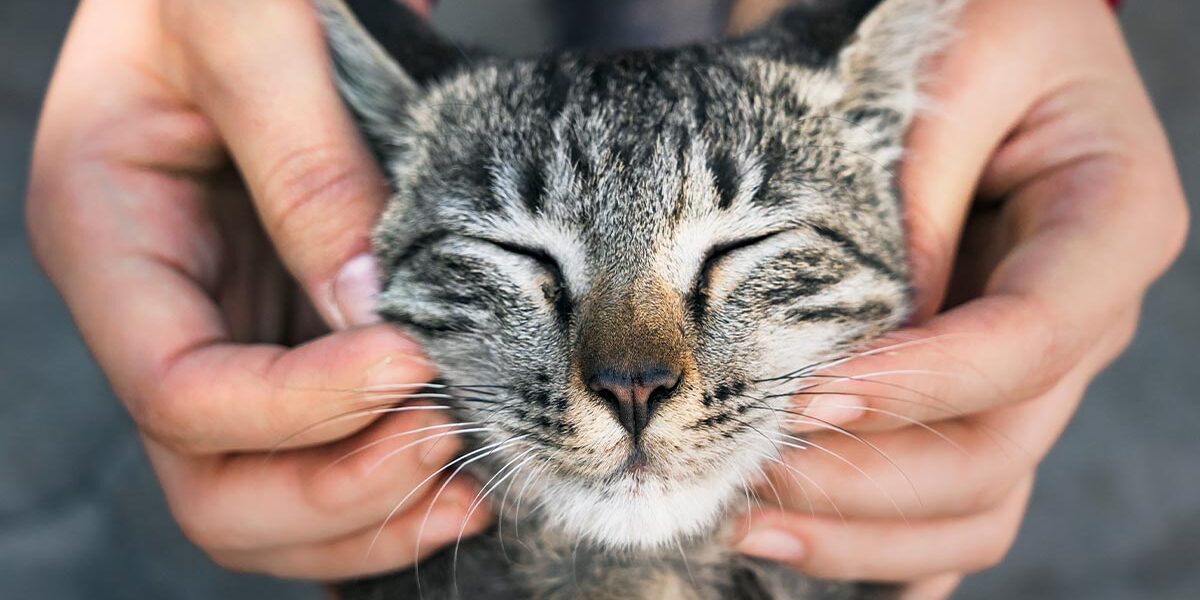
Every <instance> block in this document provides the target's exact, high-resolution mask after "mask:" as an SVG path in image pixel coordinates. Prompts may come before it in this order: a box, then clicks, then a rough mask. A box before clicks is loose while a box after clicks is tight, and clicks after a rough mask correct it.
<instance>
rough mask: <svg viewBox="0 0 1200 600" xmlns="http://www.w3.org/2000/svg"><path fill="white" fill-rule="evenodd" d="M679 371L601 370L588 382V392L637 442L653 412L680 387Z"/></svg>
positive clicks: (658, 369)
mask: <svg viewBox="0 0 1200 600" xmlns="http://www.w3.org/2000/svg"><path fill="white" fill-rule="evenodd" d="M681 377H682V376H681V374H680V373H679V371H677V370H674V369H667V368H648V369H641V370H639V371H638V372H635V373H627V372H623V371H618V370H602V371H600V372H599V373H596V374H595V375H593V376H591V377H590V378H589V379H588V389H590V390H592V392H593V393H595V394H596V395H597V396H599V397H600V398H601V399H602V400H604V402H605V403H606V404H608V406H609V408H611V409H612V410H613V412H614V413H615V414H616V417H617V421H619V422H620V423H621V426H622V427H624V428H625V431H628V432H629V435H630V436H632V437H633V439H635V440H636V439H638V438H639V436H641V433H642V431H643V430H644V429H645V428H646V424H647V423H649V422H650V417H651V416H653V415H654V409H655V408H657V407H658V405H659V404H662V402H663V401H664V400H666V399H667V398H669V397H670V396H671V394H672V393H673V392H674V391H675V389H676V388H678V387H679V380H680V379H681Z"/></svg>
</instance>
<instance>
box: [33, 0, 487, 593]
mask: <svg viewBox="0 0 1200 600" xmlns="http://www.w3.org/2000/svg"><path fill="white" fill-rule="evenodd" d="M384 195H385V186H384V184H383V179H382V177H381V175H380V174H379V173H378V172H377V171H376V168H375V166H374V163H373V161H372V157H371V155H370V154H369V152H368V151H367V150H366V149H365V148H364V147H363V145H362V144H361V142H360V140H359V136H358V133H357V132H356V130H355V128H354V125H353V123H352V121H351V119H350V117H349V115H348V114H347V112H346V111H345V110H344V109H343V107H342V104H341V101H340V99H339V98H338V96H337V93H336V92H335V90H334V88H333V85H332V83H331V77H330V73H329V68H328V57H327V54H326V51H325V48H324V43H323V40H322V36H321V32H320V29H319V27H318V24H317V21H316V18H315V15H314V13H313V11H312V9H311V7H310V6H309V4H308V3H307V2H304V1H303V0H255V1H254V2H246V1H244V0H107V1H103V2H101V1H98V0H86V1H84V2H83V3H82V4H81V5H80V7H79V9H78V13H77V14H76V16H75V20H74V23H73V25H72V27H71V30H70V33H69V36H68V39H67V42H66V45H65V47H64V48H63V51H62V56H61V59H60V62H59V64H58V67H57V70H56V72H55V74H54V78H53V82H52V84H51V87H50V90H49V94H48V97H47V100H46V104H45V107H44V111H43V115H42V120H41V124H40V127H39V130H38V135H37V141H36V147H35V151H34V162H33V172H32V176H31V186H30V194H29V200H28V225H29V232H30V236H31V238H32V240H33V246H34V250H35V253H36V255H37V257H38V259H39V260H40V262H41V264H42V266H43V267H44V269H45V270H46V272H47V274H48V275H49V276H50V278H51V280H52V281H53V282H54V284H55V285H56V286H57V287H58V289H59V290H60V291H61V293H62V295H63V297H64V298H65V299H66V302H67V305H68V307H69V308H70V311H71V314H72V315H73V317H74V318H75V321H76V323H77V325H78V327H79V329H80V331H81V333H82V334H83V337H84V340H85V341H86V342H87V345H88V347H89V348H90V349H91V351H92V353H93V354H94V356H95V358H96V360H97V361H98V362H99V363H100V365H101V367H102V368H103V369H104V372H105V374H106V375H107V376H108V378H109V380H110V381H111V383H112V386H113V388H114V389H115V390H116V392H117V394H118V395H119V396H120V398H121V399H122V400H123V401H124V402H125V404H126V405H127V406H128V408H129V410H130V412H131V413H132V415H133V417H134V419H135V421H136V422H137V424H138V427H139V428H140V429H141V432H142V435H143V439H144V440H145V445H146V449H147V453H148V455H149V457H150V460H151V462H152V463H153V465H154V468H155V470H156V471H157V473H158V476H159V479H160V481H161V482H162V485H163V488H164V490H165V492H166V497H167V501H168V502H169V503H170V506H171V509H172V511H173V512H174V514H175V516H176V518H177V519H178V520H179V522H180V524H181V525H182V527H183V530H184V532H185V533H186V534H187V535H188V536H189V537H190V538H191V539H192V540H193V541H194V542H196V543H197V544H198V545H199V546H200V547H201V548H202V549H204V550H205V551H206V552H208V553H209V554H210V555H211V556H212V557H213V558H214V559H215V560H216V561H218V562H219V563H221V564H223V565H226V566H228V567H232V568H236V569H243V570H252V571H261V572H266V573H271V574H275V575H281V576H289V577H300V578H314V579H330V578H342V577H350V576H357V575H361V574H364V573H371V572H380V571H387V570H392V569H395V568H398V567H401V566H403V565H405V564H408V563H411V562H412V561H413V560H415V559H416V558H417V555H418V551H417V543H418V542H420V543H421V546H420V553H422V554H424V553H429V552H432V551H435V550H437V549H438V548H439V547H440V546H441V545H443V544H446V543H448V542H450V541H453V540H454V539H455V538H456V537H457V536H458V534H459V531H460V529H459V523H460V519H461V518H462V516H463V514H464V513H465V512H466V511H465V508H466V504H467V503H468V501H469V499H470V498H471V497H473V495H474V493H473V490H471V489H469V488H468V487H464V486H465V485H469V484H458V483H456V485H454V486H452V487H451V488H449V490H448V493H447V494H445V495H443V496H442V497H441V498H440V499H439V500H438V501H437V503H436V505H435V506H434V507H433V510H432V513H431V516H430V519H429V521H428V522H427V523H426V524H425V527H424V528H423V529H422V528H421V524H422V521H423V520H424V517H425V514H426V509H427V508H428V507H429V506H430V504H431V503H432V502H433V499H432V498H429V497H423V496H421V495H418V496H417V497H416V498H415V499H414V500H413V502H411V503H409V504H408V505H406V506H404V507H396V506H395V503H396V502H397V501H399V500H400V497H401V496H398V494H397V491H401V492H405V491H407V490H409V489H412V488H413V487H414V486H416V485H417V484H418V483H419V482H421V481H422V480H423V479H425V478H427V477H429V476H430V474H432V473H434V472H435V471H436V470H437V469H438V468H439V467H440V466H441V465H442V464H444V462H445V461H446V460H448V458H449V457H450V456H451V455H452V454H453V453H454V452H455V451H456V445H455V444H454V443H452V442H453V437H452V436H443V439H442V441H443V443H440V444H436V445H433V444H434V443H435V442H437V441H438V440H437V439H433V438H430V440H428V441H427V443H426V444H416V445H411V447H409V448H408V449H407V450H403V447H404V446H405V445H406V443H407V442H408V441H414V442H415V441H420V440H421V439H422V437H423V436H430V435H433V434H435V433H437V432H439V431H446V430H445V429H430V428H434V427H440V426H441V419H440V418H439V416H438V413H437V412H436V411H429V410H426V411H409V412H400V413H396V414H395V415H392V416H387V417H385V418H382V419H379V418H378V417H379V416H380V415H381V414H383V413H382V412H381V411H380V410H379V407H382V406H385V405H386V403H387V402H389V401H391V400H393V399H396V398H398V397H399V395H401V394H402V392H403V391H404V390H408V389H411V387H410V386H411V384H415V383H421V382H424V381H426V380H427V379H428V378H429V377H431V376H432V370H431V368H430V367H429V366H428V365H427V364H426V363H425V362H423V360H422V359H421V358H420V356H419V353H420V349H419V348H418V347H417V346H416V345H415V344H414V343H413V342H411V341H410V340H408V339H406V338H404V337H403V336H401V335H400V334H399V333H397V332H396V331H395V330H394V329H392V328H391V327H388V326H385V325H375V326H371V325H370V323H371V322H372V321H373V320H374V317H373V314H372V308H373V306H372V305H373V295H374V288H375V286H376V285H377V282H376V280H375V278H376V275H375V273H374V270H373V267H372V259H371V258H370V257H369V255H368V254H366V253H367V252H368V236H369V232H370V229H371V227H372V224H373V223H374V221H375V219H376V217H377V213H378V211H379V209H380V206H381V204H382V202H383V200H384ZM277 257H278V258H277ZM310 300H311V304H310V302H309V301H310ZM317 315H320V319H323V320H324V322H325V323H329V324H331V325H332V326H334V328H335V329H336V330H337V331H336V332H335V333H331V334H328V335H324V336H322V337H318V338H316V339H312V340H311V341H308V342H306V343H303V344H302V345H299V346H294V347H293V346H291V345H289V344H288V342H290V341H292V340H294V339H305V338H310V337H312V335H314V334H315V333H319V332H321V331H322V330H324V331H328V329H325V328H324V327H323V326H322V325H321V324H320V319H318V317H317ZM371 390H374V391H371ZM342 414H356V415H358V416H356V417H355V418H338V415H342ZM322 421H327V424H326V426H323V427H319V428H309V426H310V425H311V424H313V423H319V422H322ZM301 431H304V432H305V434H304V435H302V436H299V437H293V434H296V433H297V432H301ZM356 432H357V433H356ZM352 434H353V435H352ZM346 436H351V437H349V438H346V439H341V438H345V437H346ZM389 436H393V437H392V438H391V439H392V440H393V441H392V442H391V443H387V444H376V445H372V443H373V442H376V441H380V440H385V439H388V438H389ZM339 439H340V441H338V440H339ZM280 443H285V445H286V446H287V447H288V448H292V449H291V450H289V451H280V452H274V453H269V452H270V451H272V450H274V449H275V448H276V446H277V445H278V444H280ZM320 444H325V445H320ZM359 448H366V449H367V450H366V451H363V452H359V453H357V454H352V451H354V450H357V449H359ZM389 453H395V454H394V455H393V454H389ZM342 458H345V460H341V461H340V462H339V459H342ZM393 511H395V514H394V515H392V514H391V513H392V512H393ZM389 515H391V516H390V519H389ZM487 521H488V517H487V516H486V515H480V517H477V518H476V519H475V521H474V522H473V523H472V526H471V527H470V528H468V533H469V532H472V531H475V530H477V529H478V528H479V527H482V526H485V525H486V523H487ZM385 524H386V525H387V526H386V527H384V525H385ZM418 531H421V533H422V537H421V538H420V539H419V540H418V538H417V532H418ZM377 532H378V533H379V538H378V541H377V543H376V544H375V548H374V551H373V552H371V554H370V555H369V556H368V557H366V558H364V555H363V549H364V548H366V547H367V545H368V544H369V543H370V542H371V540H372V538H374V537H375V536H376V534H377Z"/></svg>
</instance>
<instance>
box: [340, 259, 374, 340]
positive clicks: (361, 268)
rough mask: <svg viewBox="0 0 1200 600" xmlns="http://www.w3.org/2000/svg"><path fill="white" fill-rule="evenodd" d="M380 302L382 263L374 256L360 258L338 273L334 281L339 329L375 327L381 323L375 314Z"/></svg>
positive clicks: (350, 261) (347, 264)
mask: <svg viewBox="0 0 1200 600" xmlns="http://www.w3.org/2000/svg"><path fill="white" fill-rule="evenodd" d="M378 299H379V262H378V261H377V260H375V257H374V256H371V255H370V254H366V253H364V254H359V255H358V256H356V257H354V258H352V259H350V260H349V261H348V262H346V264H345V265H343V266H342V270H341V271H338V274H337V277H335V278H334V280H333V305H334V306H333V308H334V312H335V313H336V314H335V318H336V319H338V322H337V323H334V324H333V325H334V327H335V328H337V329H346V328H349V327H358V326H360V325H371V324H373V323H378V322H379V321H380V318H379V315H378V314H377V313H376V312H375V303H376V302H377V301H378Z"/></svg>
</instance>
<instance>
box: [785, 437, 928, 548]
mask: <svg viewBox="0 0 1200 600" xmlns="http://www.w3.org/2000/svg"><path fill="white" fill-rule="evenodd" d="M780 435H784V436H786V437H789V438H794V439H796V440H799V441H800V443H801V444H803V445H800V444H794V443H792V442H789V441H787V440H779V443H781V444H783V445H784V446H788V447H790V448H795V449H797V450H807V449H809V448H815V449H817V450H820V451H821V452H824V453H826V454H828V455H829V456H832V457H834V458H836V459H838V460H839V461H841V462H843V463H845V464H846V465H848V466H849V467H850V468H852V469H854V470H855V471H858V473H859V474H860V475H862V476H863V477H865V478H866V479H867V481H869V482H871V485H873V486H875V489H877V490H879V493H881V494H883V496H884V497H886V498H887V499H888V502H890V503H891V504H892V507H893V508H895V509H896V513H897V514H899V515H900V519H902V520H903V521H904V524H905V525H910V526H911V524H910V523H909V521H908V515H906V514H904V509H902V508H900V503H898V502H896V497H895V496H893V495H892V494H891V492H888V491H887V489H886V488H884V487H883V486H882V485H880V484H879V482H878V481H877V480H876V479H875V478H874V477H871V475H870V474H869V473H867V472H866V470H864V469H863V468H862V467H860V466H858V465H856V464H854V461H852V460H850V459H848V458H846V457H844V456H842V455H841V454H838V453H837V452H834V451H833V450H830V449H828V448H826V447H824V446H822V445H820V444H817V443H816V442H813V441H812V440H805V439H801V438H797V437H795V436H790V435H787V434H780ZM905 479H907V477H905ZM909 485H911V482H910V483H909ZM916 493H917V490H916V488H913V494H916ZM917 498H918V501H920V496H919V495H918V496H917Z"/></svg>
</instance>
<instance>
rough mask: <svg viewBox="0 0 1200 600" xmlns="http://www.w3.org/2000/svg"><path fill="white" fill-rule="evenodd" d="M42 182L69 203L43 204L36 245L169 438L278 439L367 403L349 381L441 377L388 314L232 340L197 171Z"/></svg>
mask: <svg viewBox="0 0 1200 600" xmlns="http://www.w3.org/2000/svg"><path fill="white" fill-rule="evenodd" d="M43 193H47V194H52V195H53V198H54V202H52V203H49V204H53V205H56V206H57V207H58V208H59V209H60V210H48V211H43V212H41V213H40V216H39V219H44V221H42V222H41V223H39V225H40V228H41V229H43V230H44V231H46V232H48V233H46V235H47V236H48V238H47V239H43V242H49V246H47V248H48V249H47V250H45V251H44V252H40V253H39V255H40V256H41V257H42V259H43V262H44V263H45V264H46V265H47V270H48V272H50V273H51V274H52V277H53V279H54V281H55V284H56V285H57V286H58V288H59V290H60V291H61V292H62V294H63V297H64V298H65V299H66V301H67V304H68V306H69V308H70V309H71V313H72V316H73V317H74V318H75V321H76V323H77V324H78V326H79V329H80V331H81V333H82V334H83V337H84V339H85V340H86V341H87V343H88V346H89V348H90V349H91V350H92V352H93V354H94V355H95V357H96V359H97V361H98V362H99V363H100V365H101V367H102V368H103V369H104V372H105V374H106V375H107V376H108V377H109V378H110V380H111V381H112V384H113V387H114V389H115V391H116V392H117V394H118V396H119V397H120V398H121V399H122V400H123V401H125V403H126V405H127V407H128V408H129V409H130V412H131V413H132V414H133V416H134V419H135V420H136V421H137V422H138V424H139V425H140V426H142V427H144V428H145V429H146V430H147V432H148V433H149V434H150V435H151V436H153V437H155V438H156V439H158V440H159V441H160V442H162V443H164V444H167V445H170V446H173V447H175V448H178V449H186V450H188V451H191V452H217V451H224V450H253V449H267V448H272V447H273V446H274V445H276V444H278V443H280V442H282V441H285V438H288V436H290V435H291V434H293V433H295V432H297V431H298V430H300V429H302V428H304V427H306V426H308V425H311V424H313V423H316V422H318V421H321V420H323V419H330V418H333V417H334V416H335V415H337V414H339V413H341V412H345V411H348V410H351V409H355V408H358V407H360V406H361V395H356V394H354V393H353V392H354V390H358V389H359V388H362V387H363V386H366V385H372V384H384V383H386V384H412V383H422V382H425V381H427V380H428V379H429V378H430V377H432V374H433V371H432V369H431V368H430V367H429V366H428V365H427V364H426V363H425V362H423V359H420V358H419V357H418V356H417V353H419V351H420V350H419V348H418V346H417V345H416V344H415V343H414V342H412V341H411V340H409V339H407V338H406V337H404V336H402V335H401V334H399V333H398V332H396V331H394V330H393V329H392V328H389V327H386V326H382V325H380V326H375V327H371V328H365V329H360V330H356V331H349V332H345V333H341V334H337V335H333V336H329V337H326V338H321V339H319V340H317V341H314V342H311V343H309V344H306V345H304V346H301V347H298V348H296V349H294V350H288V349H286V348H283V347H280V346H272V345H237V344H231V343H229V342H228V340H229V339H230V331H229V330H228V328H227V326H226V323H225V319H224V316H223V315H222V314H221V312H220V311H219V309H218V308H217V307H216V305H215V304H214V303H213V301H212V298H211V291H210V290H211V289H212V287H213V286H214V285H215V282H216V281H218V279H219V277H218V276H217V273H218V269H217V263H218V260H219V257H217V256H215V254H216V253H214V252H212V251H211V248H212V247H213V246H214V245H215V244H213V243H212V242H211V240H210V239H209V238H210V237H211V236H213V235H215V233H214V232H213V231H212V224H211V221H209V220H208V218H207V216H206V215H205V210H204V204H205V198H204V194H203V193H202V192H200V191H197V190H196V189H194V188H192V187H191V186H190V184H186V183H173V182H166V181H164V180H163V179H161V178H158V177H157V176H154V175H152V174H149V173H146V172H144V171H140V170H137V169H130V170H109V169H101V168H89V169H82V168H81V169H79V170H78V171H77V172H76V173H74V174H73V177H72V178H71V180H70V181H69V182H67V183H64V184H62V185H58V186H55V187H54V189H49V188H47V189H44V190H43ZM61 209H66V210H61ZM55 241H60V242H62V243H59V244H55V243H53V242H55ZM84 246H86V247H84ZM130 290H137V292H136V293H131V292H130ZM114 299H115V300H116V301H114ZM214 382H219V383H220V385H213V384H214ZM369 422H370V419H369V418H363V419H357V420H355V419H344V420H336V421H334V422H332V423H331V424H330V425H329V426H327V427H324V428H322V429H319V430H315V431H312V432H311V435H307V436H301V437H298V438H295V439H293V440H289V441H290V442H291V443H293V444H296V443H312V442H316V441H321V440H325V439H333V438H335V437H337V436H339V435H344V434H346V433H349V432H351V431H354V430H356V429H358V428H361V427H362V426H364V425H365V424H366V423H369Z"/></svg>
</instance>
